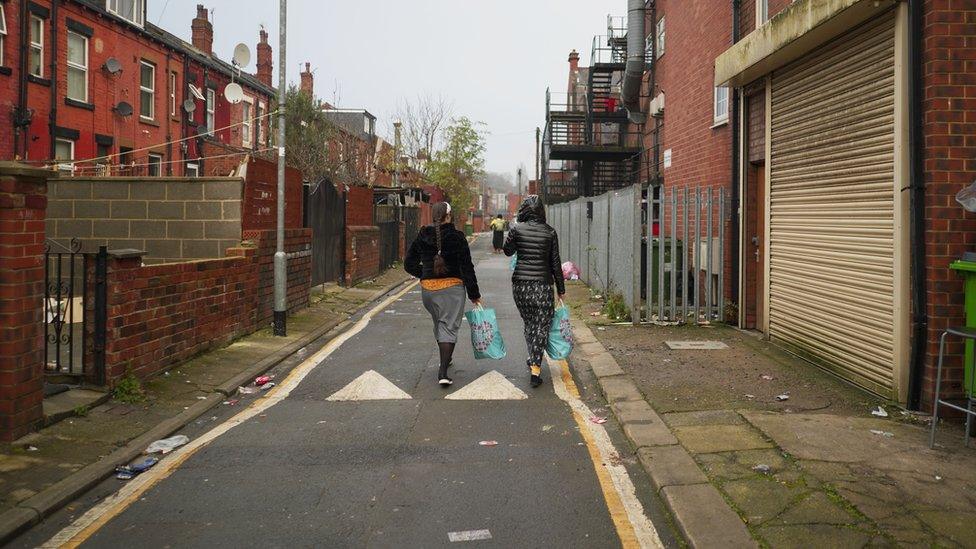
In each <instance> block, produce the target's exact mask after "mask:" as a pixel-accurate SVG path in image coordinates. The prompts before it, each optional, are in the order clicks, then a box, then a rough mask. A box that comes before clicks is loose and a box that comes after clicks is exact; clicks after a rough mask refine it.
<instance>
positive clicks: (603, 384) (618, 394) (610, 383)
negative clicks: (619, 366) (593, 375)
mask: <svg viewBox="0 0 976 549" xmlns="http://www.w3.org/2000/svg"><path fill="white" fill-rule="evenodd" d="M599 383H600V388H601V389H603V395H604V396H605V397H606V399H607V402H610V403H613V402H619V401H621V400H644V397H643V396H641V394H640V391H638V390H637V386H636V385H634V382H633V381H631V380H630V379H629V378H628V377H627V376H611V377H602V378H600V379H599Z"/></svg>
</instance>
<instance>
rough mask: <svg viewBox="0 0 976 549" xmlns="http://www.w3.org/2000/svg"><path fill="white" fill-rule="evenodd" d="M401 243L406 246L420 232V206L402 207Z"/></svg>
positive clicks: (411, 242)
mask: <svg viewBox="0 0 976 549" xmlns="http://www.w3.org/2000/svg"><path fill="white" fill-rule="evenodd" d="M402 212H403V225H404V227H403V243H404V244H405V245H406V247H407V248H409V247H410V245H411V244H413V241H414V240H416V239H417V235H418V234H420V208H409V207H408V208H403V210H402Z"/></svg>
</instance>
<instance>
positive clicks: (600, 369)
mask: <svg viewBox="0 0 976 549" xmlns="http://www.w3.org/2000/svg"><path fill="white" fill-rule="evenodd" d="M586 360H587V362H589V363H590V369H591V370H593V375H595V376H596V377H598V378H602V377H609V376H619V375H623V373H624V370H623V368H621V367H620V364H617V361H616V360H615V359H614V358H613V355H611V354H610V353H607V352H604V353H600V354H597V355H593V356H591V357H590V358H588V359H586Z"/></svg>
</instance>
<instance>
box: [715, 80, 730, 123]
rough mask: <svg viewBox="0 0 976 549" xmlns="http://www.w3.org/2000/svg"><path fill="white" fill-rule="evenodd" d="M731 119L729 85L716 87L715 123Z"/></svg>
mask: <svg viewBox="0 0 976 549" xmlns="http://www.w3.org/2000/svg"><path fill="white" fill-rule="evenodd" d="M728 121H729V87H728V86H716V87H715V125H719V124H724V123H726V122H728Z"/></svg>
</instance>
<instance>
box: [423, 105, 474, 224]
mask: <svg viewBox="0 0 976 549" xmlns="http://www.w3.org/2000/svg"><path fill="white" fill-rule="evenodd" d="M481 126H482V124H481V123H478V122H472V121H471V120H469V119H468V118H466V117H461V118H457V119H454V120H452V121H451V125H450V126H448V127H447V128H445V129H444V136H443V139H444V147H443V148H442V149H440V150H438V151H436V152H435V153H434V157H433V159H431V161H430V165H429V166H428V169H429V178H430V180H431V181H432V182H433V183H434V185H436V186H438V187H440V188H441V189H443V190H444V192H445V193H446V194H447V196H448V199H449V200H450V202H451V209H452V210H453V211H455V212H459V213H460V212H466V211H467V210H468V208H469V207H470V206H471V202H472V200H473V199H474V197H475V194H476V189H477V187H478V179H479V177H481V174H482V173H484V168H485V158H484V153H485V138H484V135H483V132H482V130H481Z"/></svg>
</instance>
